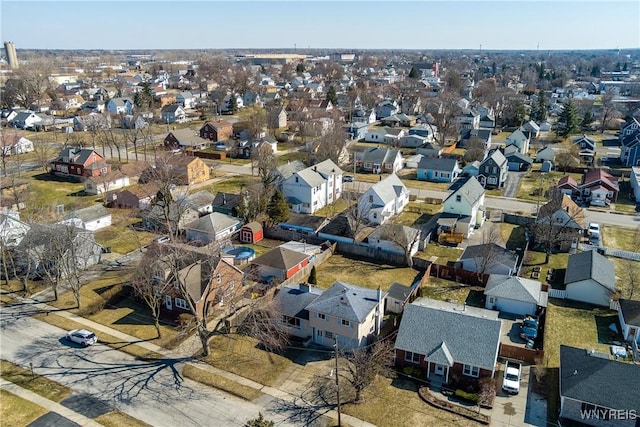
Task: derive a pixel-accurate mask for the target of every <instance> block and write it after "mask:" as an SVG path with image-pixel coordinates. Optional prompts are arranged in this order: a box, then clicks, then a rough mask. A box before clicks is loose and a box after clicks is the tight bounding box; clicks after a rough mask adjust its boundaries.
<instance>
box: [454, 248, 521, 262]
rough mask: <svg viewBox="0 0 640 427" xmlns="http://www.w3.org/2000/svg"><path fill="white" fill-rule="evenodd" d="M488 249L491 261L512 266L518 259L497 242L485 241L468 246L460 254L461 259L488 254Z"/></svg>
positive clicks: (481, 256)
mask: <svg viewBox="0 0 640 427" xmlns="http://www.w3.org/2000/svg"><path fill="white" fill-rule="evenodd" d="M487 251H490V253H491V261H492V262H497V263H500V264H504V265H508V266H512V265H514V264H515V263H516V261H517V260H518V256H517V255H516V254H514V253H513V252H511V251H510V250H508V249H506V248H503V247H502V246H499V245H497V244H495V243H483V244H480V245H471V246H467V247H466V248H465V250H464V252H462V255H460V259H461V260H463V259H475V258H483V257H486V256H487Z"/></svg>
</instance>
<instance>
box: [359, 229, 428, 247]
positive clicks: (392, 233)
mask: <svg viewBox="0 0 640 427" xmlns="http://www.w3.org/2000/svg"><path fill="white" fill-rule="evenodd" d="M419 233H420V230H418V229H416V228H413V227H407V226H406V225H401V224H383V225H381V226H379V227H377V228H376V229H375V230H374V231H373V233H371V234H369V238H373V239H379V240H388V241H392V242H395V243H397V244H399V245H400V246H405V247H406V246H408V245H409V244H411V243H412V242H415V241H416V238H417V236H418V234H419Z"/></svg>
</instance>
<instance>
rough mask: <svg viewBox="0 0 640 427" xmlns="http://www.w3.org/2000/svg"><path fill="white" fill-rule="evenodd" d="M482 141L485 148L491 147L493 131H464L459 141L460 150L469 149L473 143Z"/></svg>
mask: <svg viewBox="0 0 640 427" xmlns="http://www.w3.org/2000/svg"><path fill="white" fill-rule="evenodd" d="M474 140H477V141H482V143H483V144H484V146H485V148H487V149H488V148H489V147H490V146H491V129H462V130H461V131H460V138H459V139H458V148H468V147H469V145H470V144H471V141H474Z"/></svg>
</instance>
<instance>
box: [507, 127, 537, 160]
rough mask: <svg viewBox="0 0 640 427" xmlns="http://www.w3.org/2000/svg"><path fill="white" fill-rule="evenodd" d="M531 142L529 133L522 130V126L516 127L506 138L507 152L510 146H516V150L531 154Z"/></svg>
mask: <svg viewBox="0 0 640 427" xmlns="http://www.w3.org/2000/svg"><path fill="white" fill-rule="evenodd" d="M530 142H531V140H530V138H529V135H528V134H525V132H523V131H522V128H519V129H516V130H515V131H513V132H512V133H511V135H509V136H508V137H507V139H506V140H505V144H504V146H505V152H507V148H508V147H510V146H511V147H514V148H515V151H517V152H518V153H520V154H524V155H525V156H526V155H528V154H529V143H530Z"/></svg>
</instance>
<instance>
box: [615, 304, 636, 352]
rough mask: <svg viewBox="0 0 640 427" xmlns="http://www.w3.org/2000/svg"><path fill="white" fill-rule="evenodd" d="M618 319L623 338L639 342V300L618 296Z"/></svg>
mask: <svg viewBox="0 0 640 427" xmlns="http://www.w3.org/2000/svg"><path fill="white" fill-rule="evenodd" d="M618 320H620V327H621V328H622V336H623V337H624V339H625V340H627V341H630V342H633V341H635V342H636V343H637V344H640V301H637V300H631V299H623V298H620V299H619V300H618Z"/></svg>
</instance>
